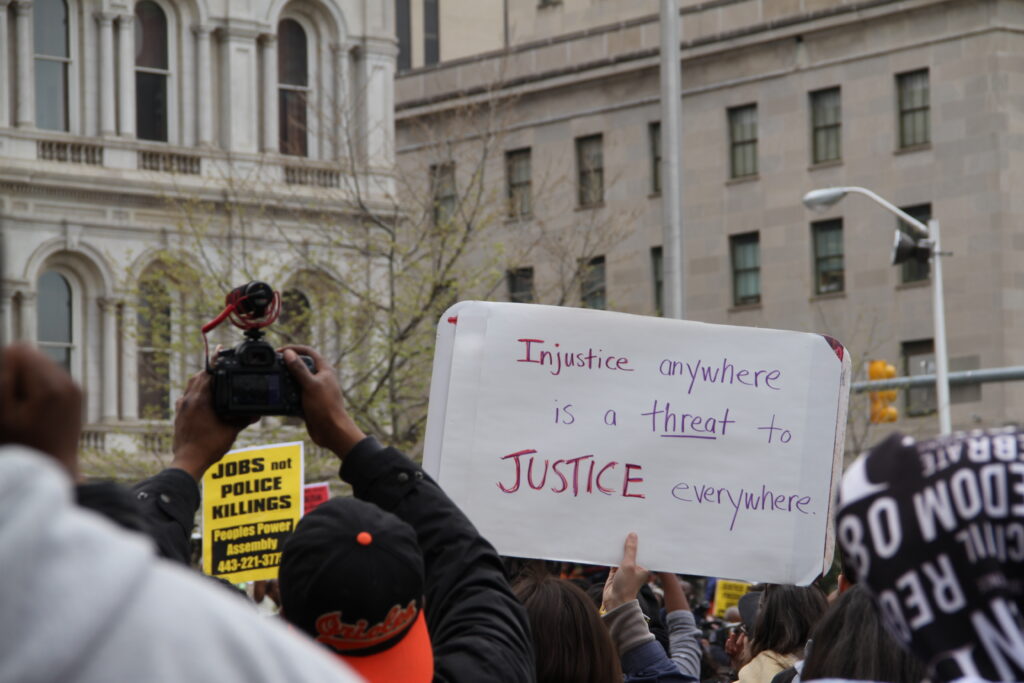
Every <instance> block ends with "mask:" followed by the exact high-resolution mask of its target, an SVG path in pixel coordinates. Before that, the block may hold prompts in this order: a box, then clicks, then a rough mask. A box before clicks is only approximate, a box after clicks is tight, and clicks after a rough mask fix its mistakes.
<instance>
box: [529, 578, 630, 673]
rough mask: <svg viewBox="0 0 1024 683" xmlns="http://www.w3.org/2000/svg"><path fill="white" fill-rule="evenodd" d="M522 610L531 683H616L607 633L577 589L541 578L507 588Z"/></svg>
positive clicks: (612, 649) (617, 667) (614, 658)
mask: <svg viewBox="0 0 1024 683" xmlns="http://www.w3.org/2000/svg"><path fill="white" fill-rule="evenodd" d="M512 590H513V591H514V592H515V594H516V597H517V598H519V601H520V602H522V603H523V605H524V606H525V607H526V613H527V615H528V617H529V620H530V630H531V631H532V633H533V646H534V650H535V651H536V653H537V683H576V682H578V683H590V682H593V683H622V667H621V665H620V664H619V656H618V653H617V652H616V651H615V645H614V644H613V643H612V637H611V634H609V633H608V629H607V627H605V625H604V623H603V622H602V621H601V617H599V616H598V614H597V610H596V609H595V608H594V603H593V602H591V600H590V598H588V597H587V594H586V593H584V592H583V591H582V590H581V589H580V588H579V587H578V586H576V585H574V584H572V583H570V582H569V581H566V580H564V579H559V578H556V577H553V576H550V575H547V574H538V573H531V574H526V575H524V576H521V577H520V579H519V580H518V581H517V582H516V583H515V585H514V586H513V587H512Z"/></svg>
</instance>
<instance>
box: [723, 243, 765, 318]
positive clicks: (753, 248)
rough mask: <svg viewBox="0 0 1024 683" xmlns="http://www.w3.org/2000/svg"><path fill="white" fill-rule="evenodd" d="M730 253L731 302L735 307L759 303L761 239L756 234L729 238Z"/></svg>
mask: <svg viewBox="0 0 1024 683" xmlns="http://www.w3.org/2000/svg"><path fill="white" fill-rule="evenodd" d="M729 247H730V251H731V252H732V302H733V305H735V306H744V305H747V304H756V303H760V302H761V238H760V235H759V234H758V233H756V232H749V233H746V234H744V235H733V236H731V237H730V238H729Z"/></svg>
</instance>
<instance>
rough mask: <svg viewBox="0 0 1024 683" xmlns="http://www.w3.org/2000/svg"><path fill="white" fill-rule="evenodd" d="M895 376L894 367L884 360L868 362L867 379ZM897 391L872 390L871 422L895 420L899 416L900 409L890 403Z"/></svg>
mask: <svg viewBox="0 0 1024 683" xmlns="http://www.w3.org/2000/svg"><path fill="white" fill-rule="evenodd" d="M895 376H896V368H894V367H893V366H892V364H890V363H887V362H886V361H884V360H873V361H869V362H868V379H870V380H878V379H892V378H893V377H895ZM896 396H897V391H896V390H895V389H886V390H883V391H872V392H871V393H870V397H871V422H872V424H878V423H880V422H895V421H896V420H898V419H899V418H900V411H899V410H897V409H896V406H894V405H892V404H893V403H895V401H896Z"/></svg>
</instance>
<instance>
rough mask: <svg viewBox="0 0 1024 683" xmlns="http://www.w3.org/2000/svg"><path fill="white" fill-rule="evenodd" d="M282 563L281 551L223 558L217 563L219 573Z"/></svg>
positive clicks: (229, 572) (262, 567)
mask: <svg viewBox="0 0 1024 683" xmlns="http://www.w3.org/2000/svg"><path fill="white" fill-rule="evenodd" d="M279 564H281V553H264V554H262V555H249V556H248V557H233V558H231V559H228V560H221V561H220V562H218V563H217V573H218V574H231V573H234V572H244V571H246V570H248V569H266V568H267V567H276V566H277V565H279Z"/></svg>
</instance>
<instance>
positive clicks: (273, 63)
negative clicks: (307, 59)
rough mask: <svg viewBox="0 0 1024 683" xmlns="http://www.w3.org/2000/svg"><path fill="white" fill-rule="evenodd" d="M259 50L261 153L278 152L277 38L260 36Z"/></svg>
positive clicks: (267, 35)
mask: <svg viewBox="0 0 1024 683" xmlns="http://www.w3.org/2000/svg"><path fill="white" fill-rule="evenodd" d="M260 49H261V50H263V79H262V80H263V83H262V85H263V151H264V152H278V151H280V149H279V145H278V141H279V140H280V135H279V132H278V125H279V122H278V104H277V36H276V35H274V34H273V33H264V34H263V35H262V36H260Z"/></svg>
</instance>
